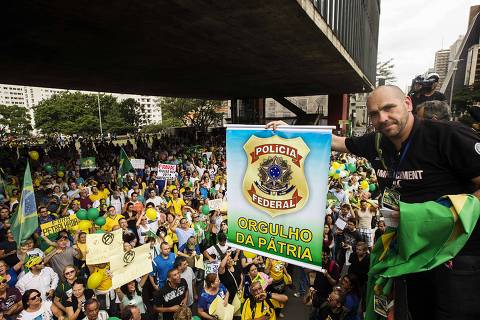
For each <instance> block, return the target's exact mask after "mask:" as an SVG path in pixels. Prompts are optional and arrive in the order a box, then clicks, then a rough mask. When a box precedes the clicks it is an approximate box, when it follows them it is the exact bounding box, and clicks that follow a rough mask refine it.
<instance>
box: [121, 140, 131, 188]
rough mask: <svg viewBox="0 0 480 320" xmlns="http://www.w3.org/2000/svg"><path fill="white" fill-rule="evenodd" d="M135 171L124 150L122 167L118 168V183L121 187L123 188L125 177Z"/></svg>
mask: <svg viewBox="0 0 480 320" xmlns="http://www.w3.org/2000/svg"><path fill="white" fill-rule="evenodd" d="M130 170H133V166H132V163H131V162H130V159H128V156H127V153H126V152H125V150H123V148H121V150H120V167H119V168H118V177H117V182H118V185H119V186H120V187H123V177H124V176H125V175H126V174H127V173H128V172H129V171H130Z"/></svg>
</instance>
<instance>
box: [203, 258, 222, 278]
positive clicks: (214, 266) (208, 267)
mask: <svg viewBox="0 0 480 320" xmlns="http://www.w3.org/2000/svg"><path fill="white" fill-rule="evenodd" d="M219 267H220V262H218V261H212V262H209V261H205V263H204V268H205V275H207V274H209V273H218V268H219Z"/></svg>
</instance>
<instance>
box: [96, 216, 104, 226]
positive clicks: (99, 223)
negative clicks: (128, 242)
mask: <svg viewBox="0 0 480 320" xmlns="http://www.w3.org/2000/svg"><path fill="white" fill-rule="evenodd" d="M106 222H107V221H106V219H105V218H104V217H98V218H97V219H95V224H96V225H97V226H100V227H101V226H103V225H104V224H105V223H106Z"/></svg>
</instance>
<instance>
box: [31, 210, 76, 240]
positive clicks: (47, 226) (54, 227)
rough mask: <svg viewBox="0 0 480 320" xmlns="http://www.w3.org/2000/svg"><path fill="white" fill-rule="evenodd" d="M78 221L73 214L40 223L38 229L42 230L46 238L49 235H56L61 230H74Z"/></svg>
mask: <svg viewBox="0 0 480 320" xmlns="http://www.w3.org/2000/svg"><path fill="white" fill-rule="evenodd" d="M79 221H80V220H78V218H77V217H76V216H75V215H74V214H71V215H69V216H68V217H63V218H59V219H57V220H53V221H50V222H45V223H42V224H41V225H40V229H42V233H43V235H44V236H46V237H48V236H49V235H51V234H54V233H58V232H60V231H62V230H71V229H74V228H75V227H76V226H77V225H78V222H79Z"/></svg>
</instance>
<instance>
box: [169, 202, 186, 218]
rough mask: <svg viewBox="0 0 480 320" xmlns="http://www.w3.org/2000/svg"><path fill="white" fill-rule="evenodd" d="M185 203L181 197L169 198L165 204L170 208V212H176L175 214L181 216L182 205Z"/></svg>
mask: <svg viewBox="0 0 480 320" xmlns="http://www.w3.org/2000/svg"><path fill="white" fill-rule="evenodd" d="M184 205H185V201H183V199H182V198H178V199H177V200H173V199H172V200H170V201H169V202H168V204H167V208H170V213H171V214H176V215H177V216H182V215H183V214H182V207H183V206H184Z"/></svg>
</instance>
